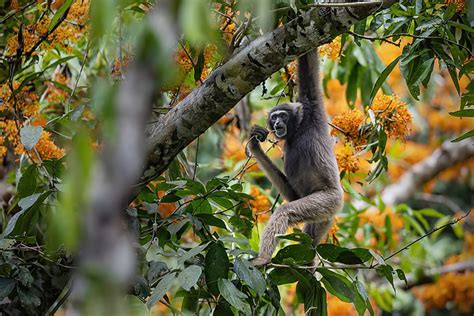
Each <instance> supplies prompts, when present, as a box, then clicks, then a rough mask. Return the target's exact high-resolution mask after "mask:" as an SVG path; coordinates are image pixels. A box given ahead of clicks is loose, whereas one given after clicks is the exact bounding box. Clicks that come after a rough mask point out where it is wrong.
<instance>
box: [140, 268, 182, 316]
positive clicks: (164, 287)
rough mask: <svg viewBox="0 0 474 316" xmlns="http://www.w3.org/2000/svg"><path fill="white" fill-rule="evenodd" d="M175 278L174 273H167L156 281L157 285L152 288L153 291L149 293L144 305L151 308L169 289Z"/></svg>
mask: <svg viewBox="0 0 474 316" xmlns="http://www.w3.org/2000/svg"><path fill="white" fill-rule="evenodd" d="M175 279H176V273H169V274H167V275H165V276H164V277H163V278H162V279H161V280H160V282H158V285H157V286H156V287H155V289H154V290H153V293H152V294H151V296H150V298H149V299H148V301H147V302H146V306H147V307H148V309H151V308H152V307H153V306H155V304H156V303H157V302H159V301H160V300H161V299H162V298H163V296H165V294H166V292H168V291H169V289H170V288H171V285H172V283H173V281H174V280H175Z"/></svg>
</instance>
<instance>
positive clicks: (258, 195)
mask: <svg viewBox="0 0 474 316" xmlns="http://www.w3.org/2000/svg"><path fill="white" fill-rule="evenodd" d="M250 195H251V196H253V198H254V199H253V200H249V204H250V208H251V209H252V213H253V214H254V215H257V216H258V221H259V222H265V221H266V220H268V218H269V214H270V213H269V212H267V211H269V210H270V207H271V204H270V201H269V200H268V198H267V197H266V196H265V195H264V194H263V193H262V192H261V191H260V189H259V188H257V187H256V186H252V188H251V191H250ZM264 212H267V213H264ZM259 213H263V214H259Z"/></svg>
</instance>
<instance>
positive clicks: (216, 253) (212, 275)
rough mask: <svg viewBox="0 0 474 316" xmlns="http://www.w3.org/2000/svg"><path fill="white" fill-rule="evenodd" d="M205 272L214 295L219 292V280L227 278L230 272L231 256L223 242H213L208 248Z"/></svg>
mask: <svg viewBox="0 0 474 316" xmlns="http://www.w3.org/2000/svg"><path fill="white" fill-rule="evenodd" d="M204 264H205V266H204V274H205V275H206V284H207V287H208V289H209V292H211V293H212V294H214V295H217V294H219V288H218V285H217V280H219V279H227V277H228V273H229V266H230V263H229V258H228V257H227V252H226V250H225V247H224V245H223V244H222V242H215V243H213V244H212V245H211V246H210V247H209V249H208V250H207V254H206V259H205V262H204Z"/></svg>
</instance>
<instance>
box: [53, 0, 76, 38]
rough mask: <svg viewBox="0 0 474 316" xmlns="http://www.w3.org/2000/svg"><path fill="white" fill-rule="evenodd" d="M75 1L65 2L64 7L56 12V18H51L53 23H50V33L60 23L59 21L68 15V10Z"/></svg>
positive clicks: (67, 0)
mask: <svg viewBox="0 0 474 316" xmlns="http://www.w3.org/2000/svg"><path fill="white" fill-rule="evenodd" d="M73 2H74V0H66V1H64V3H63V5H62V6H60V7H59V9H58V10H57V11H56V13H55V14H54V16H53V17H52V18H51V22H50V23H49V26H48V32H51V30H52V29H53V27H54V26H55V25H56V24H57V23H58V21H59V19H60V18H61V17H62V16H63V15H64V14H65V13H66V10H68V9H69V8H70V7H71V5H72V3H73Z"/></svg>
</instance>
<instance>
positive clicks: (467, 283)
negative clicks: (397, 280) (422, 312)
mask: <svg viewBox="0 0 474 316" xmlns="http://www.w3.org/2000/svg"><path fill="white" fill-rule="evenodd" d="M473 258H474V233H466V234H465V235H464V249H463V251H462V252H461V253H460V254H458V255H455V256H452V257H450V258H448V259H447V260H446V262H445V264H446V265H449V264H454V263H456V262H466V261H471V260H473ZM414 294H415V295H416V296H417V297H418V299H420V300H421V301H422V302H423V304H424V306H425V309H426V310H430V309H433V308H437V309H442V308H445V307H446V305H447V304H448V303H454V304H455V305H456V307H457V308H459V310H460V311H461V312H462V313H470V312H472V311H473V310H474V272H472V271H464V272H450V273H446V274H443V275H442V276H441V277H440V278H439V279H438V280H436V281H435V282H434V283H432V284H429V285H426V286H423V287H421V288H419V289H415V290H414Z"/></svg>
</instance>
